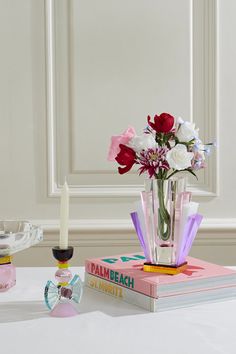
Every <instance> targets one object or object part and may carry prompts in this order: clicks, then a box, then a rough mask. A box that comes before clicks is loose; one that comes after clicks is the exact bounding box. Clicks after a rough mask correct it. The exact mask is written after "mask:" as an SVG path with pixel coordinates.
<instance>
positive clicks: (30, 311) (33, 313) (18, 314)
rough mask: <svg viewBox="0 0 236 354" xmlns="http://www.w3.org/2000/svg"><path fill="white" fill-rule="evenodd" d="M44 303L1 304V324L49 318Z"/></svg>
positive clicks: (20, 302)
mask: <svg viewBox="0 0 236 354" xmlns="http://www.w3.org/2000/svg"><path fill="white" fill-rule="evenodd" d="M47 316H48V311H47V309H46V308H45V305H44V303H43V302H42V301H16V302H13V301H12V302H5V303H4V302H2V303H0V323H7V322H18V321H27V320H33V319H36V318H42V317H47Z"/></svg>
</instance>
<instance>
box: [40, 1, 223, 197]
mask: <svg viewBox="0 0 236 354" xmlns="http://www.w3.org/2000/svg"><path fill="white" fill-rule="evenodd" d="M72 6H73V1H72V0H70V1H68V2H62V1H55V0H45V33H46V69H47V70H46V75H47V137H48V139H47V140H48V145H47V151H48V195H49V196H50V197H58V196H59V195H60V191H61V184H62V181H63V179H62V177H61V176H65V175H66V176H68V180H69V184H70V192H71V196H72V197H114V198H115V197H137V196H138V194H139V192H140V191H141V190H142V185H140V184H124V185H121V184H116V183H114V184H113V182H112V181H113V175H114V173H111V172H109V171H106V170H97V171H96V174H94V171H93V170H91V171H90V170H88V171H82V172H80V171H77V170H76V169H75V168H74V167H73V166H74V164H73V160H74V152H73V148H71V145H70V147H69V148H65V150H63V148H62V146H61V145H62V144H63V139H61V137H60V139H59V136H58V133H57V128H58V126H59V124H60V122H59V120H58V112H59V111H60V112H61V111H64V108H63V109H59V106H58V104H59V103H60V104H61V101H63V100H64V99H65V105H64V106H65V107H67V108H68V107H69V108H68V111H67V113H68V115H69V116H68V115H67V114H66V108H65V112H64V113H63V114H64V119H66V120H68V122H67V123H66V124H67V125H66V126H65V129H64V127H62V128H61V129H62V130H63V132H64V134H65V136H66V139H67V140H70V137H69V136H67V135H69V134H70V128H69V127H68V124H69V121H70V120H71V114H72V111H73V110H72V109H71V108H70V103H71V101H70V100H71V97H70V96H71V95H72V96H73V92H71V90H73V85H71V82H70V80H72V77H73V73H71V70H72V65H71V61H70V60H71V59H70V56H71V53H70V52H73V48H71V41H70V36H71V35H72V34H71V33H70V31H71V30H72V28H74V26H72V25H71V23H70V21H72V20H71V15H70V11H71V8H72ZM61 13H63V16H64V17H63V19H62V20H61V18H60V21H61V22H63V21H64V22H63V23H62V25H61V28H63V31H64V32H63V33H60V40H61V38H62V40H61V41H62V42H63V41H64V46H65V48H67V49H68V51H69V54H68V57H65V58H63V59H61V58H58V48H57V42H56V39H57V36H58V35H59V34H58V33H57V31H58V27H57V17H58V16H61V15H60V14H61ZM58 14H59V15H58ZM189 21H190V27H191V31H190V42H191V45H190V48H191V52H192V53H191V55H190V58H191V65H190V68H191V78H190V81H191V83H190V86H191V95H190V96H191V99H190V100H191V102H190V111H191V112H190V116H191V117H190V118H191V119H192V120H194V121H196V122H198V119H199V118H198V117H201V122H200V123H201V124H200V125H201V131H202V132H204V134H205V136H204V139H205V140H206V141H209V140H211V139H212V138H216V139H217V141H218V110H217V76H218V75H217V1H214V0H199V1H198V2H195V1H191V6H190V14H189ZM64 52H66V50H65V51H64ZM62 63H64V64H65V68H66V69H65V68H62V67H61V65H64V64H62ZM61 73H62V74H61ZM60 75H63V80H67V84H66V85H61V86H63V90H64V91H63V94H62V92H60V90H61V87H59V86H60V80H61V79H60ZM63 82H64V81H63ZM64 106H63V107H64ZM63 124H64V123H63ZM70 144H71V142H70ZM72 145H73V144H72ZM85 172H86V173H87V174H88V176H90V175H91V176H92V175H93V174H94V183H91V184H88V185H86V184H80V183H79V184H78V181H79V180H80V178H81V176H82V175H83V174H84V173H85ZM107 173H109V176H110V177H109V184H106V185H103V184H99V183H98V182H97V180H96V178H98V177H97V176H98V175H99V176H103V175H104V176H105V175H107ZM218 175H219V166H218V153H217V152H216V153H214V155H213V156H212V157H211V159H209V167H208V168H207V169H206V170H204V173H203V176H202V178H201V181H200V182H199V183H197V184H190V186H189V187H190V190H191V191H192V192H193V194H194V195H196V196H199V197H215V196H217V195H218V194H219V187H218V181H219V176H218ZM100 178H101V177H100ZM100 180H101V179H100Z"/></svg>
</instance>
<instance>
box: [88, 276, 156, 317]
mask: <svg viewBox="0 0 236 354" xmlns="http://www.w3.org/2000/svg"><path fill="white" fill-rule="evenodd" d="M85 285H86V286H87V287H89V288H91V289H94V290H96V291H99V292H102V293H104V294H106V295H110V296H112V297H115V298H117V299H119V300H123V301H125V302H128V303H129V304H132V305H136V306H138V307H142V308H144V309H145V310H148V311H150V312H157V302H158V299H154V298H152V297H149V296H147V295H144V294H140V293H137V292H136V291H134V290H130V289H127V288H125V287H123V286H120V285H118V284H115V283H113V282H110V281H108V280H105V279H102V278H99V277H97V276H94V275H92V274H89V273H87V272H85Z"/></svg>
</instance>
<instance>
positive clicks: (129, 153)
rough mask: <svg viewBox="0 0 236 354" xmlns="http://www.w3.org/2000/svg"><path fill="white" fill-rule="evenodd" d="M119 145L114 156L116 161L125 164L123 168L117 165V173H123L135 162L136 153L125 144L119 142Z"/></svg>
mask: <svg viewBox="0 0 236 354" xmlns="http://www.w3.org/2000/svg"><path fill="white" fill-rule="evenodd" d="M119 146H120V152H119V153H118V155H117V156H116V161H117V162H118V163H119V164H120V165H122V166H125V167H123V168H121V167H118V171H119V173H120V174H121V175H123V173H126V172H128V171H129V170H130V169H131V168H132V167H133V165H134V164H135V158H136V153H135V151H134V150H133V149H131V148H130V147H128V146H126V145H123V144H120V145H119Z"/></svg>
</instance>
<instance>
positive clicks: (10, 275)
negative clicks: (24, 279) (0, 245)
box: [0, 256, 16, 292]
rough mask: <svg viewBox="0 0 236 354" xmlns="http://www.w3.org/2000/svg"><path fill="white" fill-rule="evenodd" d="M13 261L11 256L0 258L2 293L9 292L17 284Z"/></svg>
mask: <svg viewBox="0 0 236 354" xmlns="http://www.w3.org/2000/svg"><path fill="white" fill-rule="evenodd" d="M11 260H12V257H11V256H6V257H1V258H0V292H3V291H7V290H8V289H10V288H11V287H12V286H14V285H15V283H16V268H15V267H14V265H13V264H12V263H11Z"/></svg>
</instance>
